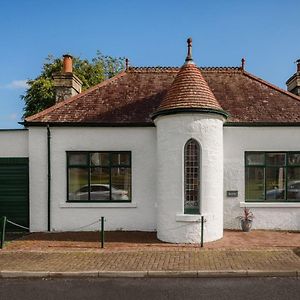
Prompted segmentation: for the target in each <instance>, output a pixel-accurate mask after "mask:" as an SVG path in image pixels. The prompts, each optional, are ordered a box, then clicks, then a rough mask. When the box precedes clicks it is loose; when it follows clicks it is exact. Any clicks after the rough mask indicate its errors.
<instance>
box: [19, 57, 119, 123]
mask: <svg viewBox="0 0 300 300" xmlns="http://www.w3.org/2000/svg"><path fill="white" fill-rule="evenodd" d="M122 69H124V59H123V58H120V57H117V58H116V57H112V56H105V55H103V54H102V53H101V52H99V51H97V53H96V56H95V57H94V58H92V60H91V61H89V60H87V59H81V58H80V57H74V58H73V72H74V74H75V75H77V76H78V77H79V79H80V80H81V81H82V83H83V84H82V91H84V90H86V89H88V88H90V87H92V86H94V85H96V84H98V83H100V82H102V81H104V80H106V79H108V78H111V77H113V76H114V75H116V74H117V73H119V72H120V71H121V70H122ZM61 70H62V60H61V59H60V58H55V57H54V56H52V55H48V57H47V58H46V61H45V63H44V65H43V67H42V72H41V74H40V75H39V76H38V77H36V78H35V79H30V80H28V81H27V84H28V86H29V87H28V89H27V90H26V93H25V95H22V96H21V99H22V100H23V101H24V102H25V106H24V114H23V118H26V117H28V116H31V115H33V114H35V113H38V112H40V111H42V110H44V109H46V108H48V107H50V106H52V105H54V104H55V90H54V86H53V79H52V75H53V73H55V72H60V71H61Z"/></svg>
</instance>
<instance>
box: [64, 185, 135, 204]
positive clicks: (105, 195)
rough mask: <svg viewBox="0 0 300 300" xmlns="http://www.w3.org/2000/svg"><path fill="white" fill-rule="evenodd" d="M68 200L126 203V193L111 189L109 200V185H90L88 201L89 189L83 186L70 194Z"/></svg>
mask: <svg viewBox="0 0 300 300" xmlns="http://www.w3.org/2000/svg"><path fill="white" fill-rule="evenodd" d="M69 199H72V200H87V201H88V200H104V201H109V200H121V201H127V200H129V198H128V191H125V190H120V189H116V188H115V187H113V186H112V187H111V199H110V186H109V184H91V185H90V199H89V187H88V186H87V185H86V186H83V187H81V188H80V189H79V190H77V191H76V192H75V193H70V195H69Z"/></svg>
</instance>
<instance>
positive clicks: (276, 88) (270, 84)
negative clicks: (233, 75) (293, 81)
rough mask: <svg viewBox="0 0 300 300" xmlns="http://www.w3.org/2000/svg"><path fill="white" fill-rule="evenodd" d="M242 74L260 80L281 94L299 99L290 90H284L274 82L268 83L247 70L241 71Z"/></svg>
mask: <svg viewBox="0 0 300 300" xmlns="http://www.w3.org/2000/svg"><path fill="white" fill-rule="evenodd" d="M243 74H244V75H245V76H248V77H249V78H251V79H254V80H256V81H258V82H260V83H262V84H264V85H266V86H268V87H270V88H273V89H274V90H276V91H278V92H280V93H282V94H285V95H287V96H290V97H292V98H294V99H296V100H298V101H300V97H299V96H297V95H295V94H293V93H291V92H288V91H286V90H284V89H282V88H280V87H278V86H277V85H275V84H272V83H270V82H268V81H266V80H264V79H261V78H260V77H257V76H255V75H253V74H251V73H249V72H247V71H243Z"/></svg>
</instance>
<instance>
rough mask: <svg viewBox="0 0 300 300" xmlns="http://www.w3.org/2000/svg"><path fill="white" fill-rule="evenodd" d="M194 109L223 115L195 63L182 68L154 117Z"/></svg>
mask: <svg viewBox="0 0 300 300" xmlns="http://www.w3.org/2000/svg"><path fill="white" fill-rule="evenodd" d="M193 109H197V110H198V111H199V110H203V109H205V110H208V109H210V110H214V111H220V112H222V113H223V109H222V107H221V105H220V104H219V103H218V101H217V99H216V98H215V96H214V94H213V93H212V91H211V90H210V88H209V86H208V84H207V83H206V81H205V79H204V78H203V76H202V74H201V71H200V70H199V68H198V67H197V66H196V65H195V64H194V63H192V62H187V63H185V64H184V65H183V66H182V67H181V68H180V70H179V72H178V73H177V75H176V77H175V79H174V81H173V83H172V84H171V86H170V87H169V88H168V91H167V93H166V96H165V97H164V98H163V100H162V101H161V103H160V105H159V107H158V109H157V111H156V112H155V113H154V116H155V117H156V116H158V115H162V114H166V113H170V112H175V111H176V112H178V111H186V110H190V111H191V110H193Z"/></svg>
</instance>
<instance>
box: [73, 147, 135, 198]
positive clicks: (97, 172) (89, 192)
mask: <svg viewBox="0 0 300 300" xmlns="http://www.w3.org/2000/svg"><path fill="white" fill-rule="evenodd" d="M67 161H68V200H69V201H100V202H101V201H102V202H106V201H130V200H131V153H130V152H84V153H83V152H78V153H77V152H76V153H75V152H70V153H67Z"/></svg>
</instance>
